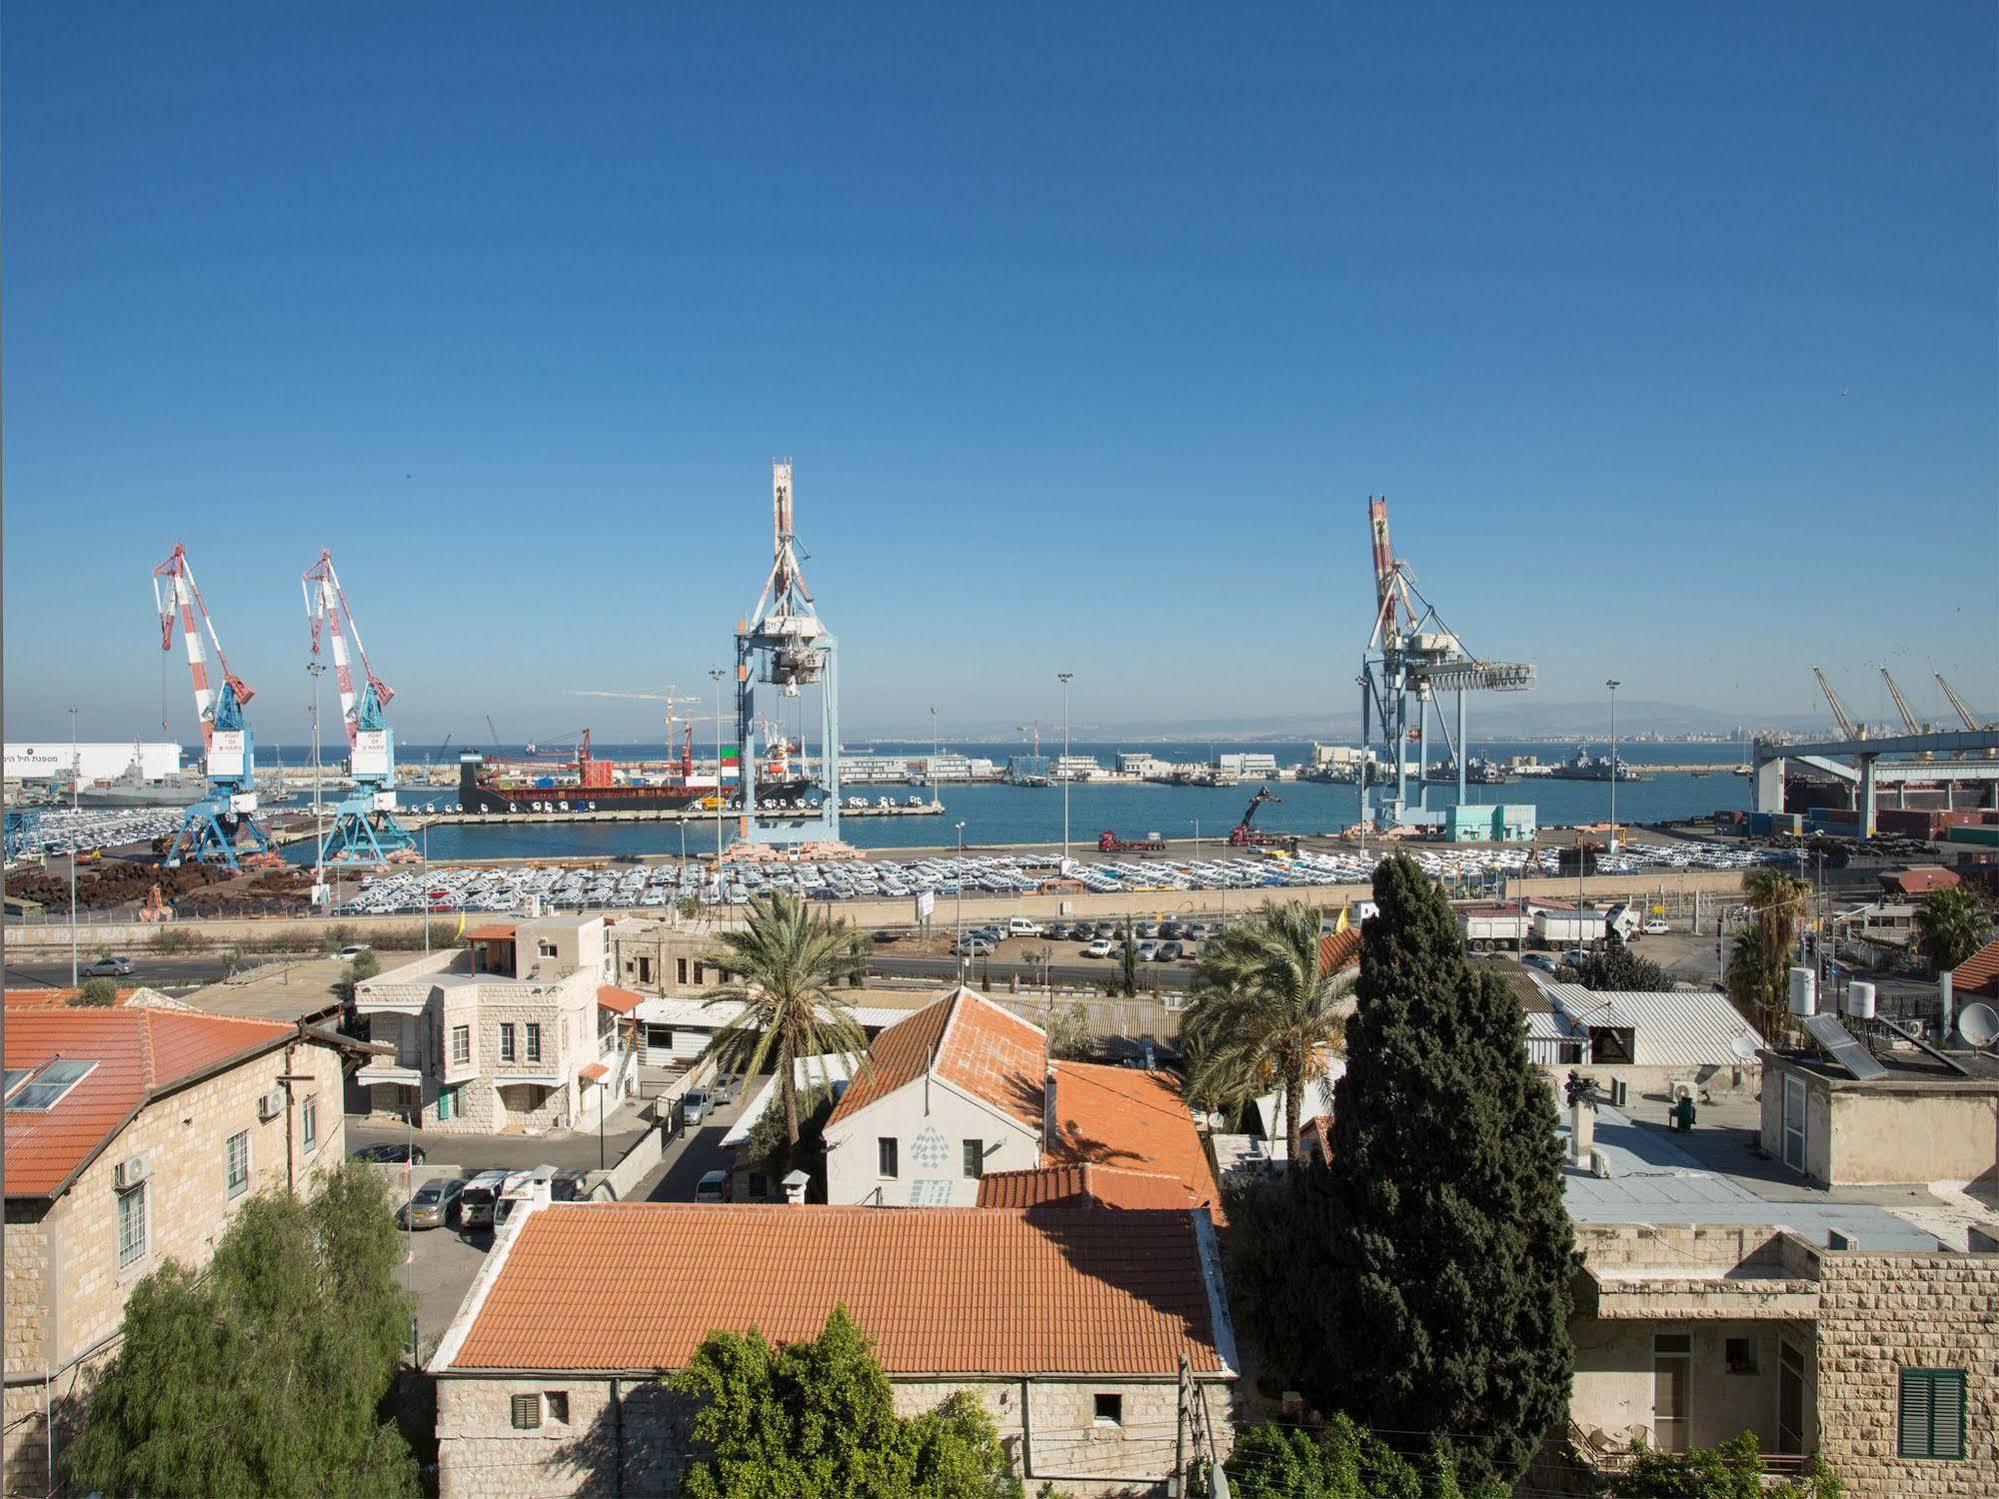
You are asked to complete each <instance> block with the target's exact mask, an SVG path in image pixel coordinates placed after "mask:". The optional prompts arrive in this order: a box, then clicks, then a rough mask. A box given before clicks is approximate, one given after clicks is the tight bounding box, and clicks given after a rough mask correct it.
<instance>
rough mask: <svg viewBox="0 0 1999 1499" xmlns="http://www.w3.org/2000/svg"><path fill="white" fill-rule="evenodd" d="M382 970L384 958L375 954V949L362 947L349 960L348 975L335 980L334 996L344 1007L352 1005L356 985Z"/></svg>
mask: <svg viewBox="0 0 1999 1499" xmlns="http://www.w3.org/2000/svg"><path fill="white" fill-rule="evenodd" d="M381 971H382V960H381V959H380V958H378V957H376V956H375V949H374V948H372V947H364V948H362V949H361V950H360V951H359V952H357V953H356V954H354V956H353V958H352V959H351V960H350V961H349V962H348V964H347V972H346V975H345V976H344V977H342V978H339V979H336V980H334V984H333V994H334V997H335V998H336V999H338V1000H339V1001H340V1003H341V1005H342V1007H343V1008H344V1007H347V1006H350V1005H352V1004H353V1003H354V989H355V986H356V985H359V984H363V983H366V982H367V981H368V980H369V979H371V978H373V977H375V975H376V974H378V973H380V972H381Z"/></svg>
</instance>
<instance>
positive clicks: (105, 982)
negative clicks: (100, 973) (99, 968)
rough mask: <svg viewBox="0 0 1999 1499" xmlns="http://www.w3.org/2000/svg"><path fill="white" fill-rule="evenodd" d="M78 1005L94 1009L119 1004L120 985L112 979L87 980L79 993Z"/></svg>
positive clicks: (77, 997)
mask: <svg viewBox="0 0 1999 1499" xmlns="http://www.w3.org/2000/svg"><path fill="white" fill-rule="evenodd" d="M76 1003H77V1004H80V1005H87V1006H89V1007H90V1008H92V1009H97V1008H101V1007H102V1006H104V1005H115V1004H116V1003H118V985H117V984H116V983H114V982H112V981H111V980H110V979H101V978H100V979H85V980H84V981H83V988H82V989H81V990H80V991H79V992H78V993H77V996H76Z"/></svg>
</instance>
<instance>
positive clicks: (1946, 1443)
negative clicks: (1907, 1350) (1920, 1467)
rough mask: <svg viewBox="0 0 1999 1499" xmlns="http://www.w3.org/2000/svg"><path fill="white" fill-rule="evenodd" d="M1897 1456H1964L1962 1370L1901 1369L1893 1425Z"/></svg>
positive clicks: (1944, 1458)
mask: <svg viewBox="0 0 1999 1499" xmlns="http://www.w3.org/2000/svg"><path fill="white" fill-rule="evenodd" d="M1895 1452H1896V1455H1897V1456H1899V1457H1925V1458H1936V1459H1939V1460H1942V1461H1946V1462H1957V1461H1961V1460H1962V1459H1963V1457H1964V1371H1963V1370H1962V1369H1904V1370H1903V1371H1902V1404H1901V1412H1900V1416H1899V1419H1898V1421H1897V1423H1896V1440H1895Z"/></svg>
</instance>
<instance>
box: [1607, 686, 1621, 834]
mask: <svg viewBox="0 0 1999 1499" xmlns="http://www.w3.org/2000/svg"><path fill="white" fill-rule="evenodd" d="M1603 685H1604V686H1606V687H1608V688H1609V689H1610V851H1611V852H1612V853H1616V852H1617V689H1618V687H1619V686H1620V685H1622V684H1620V683H1619V682H1618V680H1617V678H1615V677H1612V678H1611V679H1610V680H1609V681H1607V682H1605V683H1604V684H1603Z"/></svg>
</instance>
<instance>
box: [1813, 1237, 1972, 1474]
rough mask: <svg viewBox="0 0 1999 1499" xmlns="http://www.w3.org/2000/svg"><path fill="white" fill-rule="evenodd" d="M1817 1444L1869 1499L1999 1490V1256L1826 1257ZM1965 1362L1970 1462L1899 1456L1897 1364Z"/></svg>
mask: <svg viewBox="0 0 1999 1499" xmlns="http://www.w3.org/2000/svg"><path fill="white" fill-rule="evenodd" d="M1821 1266H1822V1272H1821V1273H1822V1276H1823V1281H1822V1285H1821V1290H1820V1299H1819V1336H1818V1386H1817V1395H1818V1400H1817V1404H1818V1428H1819V1450H1820V1452H1821V1453H1822V1454H1823V1456H1824V1457H1825V1459H1826V1461H1827V1462H1828V1463H1829V1464H1830V1465H1831V1466H1832V1468H1833V1470H1834V1471H1835V1472H1837V1473H1838V1474H1839V1476H1840V1478H1841V1479H1843V1480H1844V1481H1845V1484H1846V1492H1847V1493H1848V1494H1849V1495H1852V1496H1855V1499H1864V1496H1869V1495H1882V1496H1891V1495H1892V1496H1898V1499H1899V1496H1903V1495H1908V1496H1918V1495H1963V1496H1966V1499H1969V1496H1972V1495H1979V1496H1989V1495H1992V1494H1999V1255H1994V1254H1934V1255H1922V1254H1869V1253H1865V1252H1852V1253H1839V1252H1828V1253H1826V1254H1825V1255H1823V1256H1822V1259H1821ZM1905 1368H1921V1369H1962V1370H1963V1371H1964V1373H1965V1415H1964V1431H1965V1452H1964V1460H1963V1461H1962V1462H1932V1461H1922V1460H1916V1459H1908V1458H1901V1457H1898V1456H1897V1455H1896V1421H1897V1412H1898V1408H1899V1403H1900V1390H1899V1371H1900V1370H1902V1369H1905Z"/></svg>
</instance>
